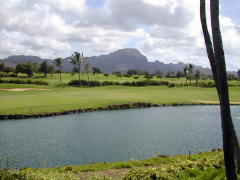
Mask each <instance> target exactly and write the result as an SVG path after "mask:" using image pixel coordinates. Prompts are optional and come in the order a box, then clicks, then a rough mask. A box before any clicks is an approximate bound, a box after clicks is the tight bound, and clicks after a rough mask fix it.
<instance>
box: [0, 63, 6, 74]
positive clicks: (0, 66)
mask: <svg viewBox="0 0 240 180" xmlns="http://www.w3.org/2000/svg"><path fill="white" fill-rule="evenodd" d="M4 66H5V65H4V63H0V72H1V71H3V69H4Z"/></svg>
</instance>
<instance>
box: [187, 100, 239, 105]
mask: <svg viewBox="0 0 240 180" xmlns="http://www.w3.org/2000/svg"><path fill="white" fill-rule="evenodd" d="M192 101H193V102H197V103H203V104H219V101H203V100H192ZM230 104H231V105H240V102H233V101H231V102H230Z"/></svg>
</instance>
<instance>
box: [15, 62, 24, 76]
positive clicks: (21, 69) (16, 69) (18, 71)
mask: <svg viewBox="0 0 240 180" xmlns="http://www.w3.org/2000/svg"><path fill="white" fill-rule="evenodd" d="M21 72H23V65H22V64H21V63H20V64H17V65H16V68H15V73H16V76H17V75H18V73H21Z"/></svg>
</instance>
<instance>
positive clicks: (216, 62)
mask: <svg viewBox="0 0 240 180" xmlns="http://www.w3.org/2000/svg"><path fill="white" fill-rule="evenodd" d="M210 9H211V13H210V14H211V26H212V39H213V43H212V40H211V37H210V34H209V31H208V27H207V20H206V7H205V0H200V17H201V24H202V30H203V35H204V40H205V45H206V50H207V55H208V59H209V62H210V65H211V68H212V72H213V77H214V81H215V84H216V89H217V92H218V96H219V100H220V108H221V123H222V132H223V149H224V161H225V167H226V168H225V169H226V176H227V179H228V180H230V179H231V180H237V175H236V165H235V160H236V162H237V167H238V171H239V170H240V169H239V168H240V164H239V154H238V153H239V152H240V151H239V144H238V139H237V136H236V132H235V129H234V125H233V121H232V117H231V110H230V103H229V92H228V82H227V72H226V62H225V56H224V50H223V44H222V36H221V31H220V27H219V0H212V1H210ZM213 49H214V50H213Z"/></svg>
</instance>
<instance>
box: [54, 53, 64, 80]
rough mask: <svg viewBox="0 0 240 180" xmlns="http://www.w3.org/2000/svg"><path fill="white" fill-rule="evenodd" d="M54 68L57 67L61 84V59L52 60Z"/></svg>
mask: <svg viewBox="0 0 240 180" xmlns="http://www.w3.org/2000/svg"><path fill="white" fill-rule="evenodd" d="M54 64H55V66H57V67H58V70H59V74H60V77H59V78H60V84H62V66H63V59H62V58H56V59H54Z"/></svg>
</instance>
